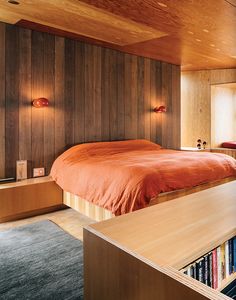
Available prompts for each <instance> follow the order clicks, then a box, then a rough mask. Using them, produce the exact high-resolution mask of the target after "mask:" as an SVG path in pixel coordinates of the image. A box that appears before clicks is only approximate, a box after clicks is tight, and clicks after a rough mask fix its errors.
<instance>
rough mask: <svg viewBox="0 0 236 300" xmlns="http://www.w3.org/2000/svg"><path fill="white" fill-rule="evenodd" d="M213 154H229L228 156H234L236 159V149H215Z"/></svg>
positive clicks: (212, 150)
mask: <svg viewBox="0 0 236 300" xmlns="http://www.w3.org/2000/svg"><path fill="white" fill-rule="evenodd" d="M211 152H214V153H223V154H227V155H229V156H232V157H233V158H235V159H236V149H230V148H213V149H211Z"/></svg>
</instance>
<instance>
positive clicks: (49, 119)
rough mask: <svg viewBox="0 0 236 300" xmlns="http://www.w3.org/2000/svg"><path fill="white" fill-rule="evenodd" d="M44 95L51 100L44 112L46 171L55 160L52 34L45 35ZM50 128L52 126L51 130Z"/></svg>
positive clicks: (53, 38)
mask: <svg viewBox="0 0 236 300" xmlns="http://www.w3.org/2000/svg"><path fill="white" fill-rule="evenodd" d="M43 63H44V86H43V88H44V97H45V98H47V99H48V100H49V107H47V108H45V109H43V112H44V167H45V169H46V173H47V174H48V173H49V172H50V168H51V166H52V163H53V161H54V160H55V152H54V149H55V145H54V141H55V137H54V135H55V130H54V128H55V114H54V111H55V109H54V103H55V100H54V99H55V94H54V91H55V86H54V83H55V37H54V36H53V35H50V34H45V36H44V60H43ZM49 128H52V129H51V130H49Z"/></svg>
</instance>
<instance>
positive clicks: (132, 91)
mask: <svg viewBox="0 0 236 300" xmlns="http://www.w3.org/2000/svg"><path fill="white" fill-rule="evenodd" d="M137 59H138V58H137V56H132V55H129V54H125V87H124V89H125V95H124V99H125V138H126V139H136V138H137V137H138V105H137V104H138V101H137V75H138V74H137Z"/></svg>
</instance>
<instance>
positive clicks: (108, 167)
mask: <svg viewBox="0 0 236 300" xmlns="http://www.w3.org/2000/svg"><path fill="white" fill-rule="evenodd" d="M51 176H52V177H53V179H54V180H55V181H56V182H57V184H58V185H60V186H61V187H62V189H63V190H65V191H67V192H70V193H73V194H76V195H78V196H80V197H81V198H83V199H86V200H88V201H91V202H93V203H94V204H97V205H99V206H101V207H104V208H106V209H108V210H110V211H112V212H113V213H114V214H115V215H120V214H124V213H127V212H131V211H134V210H136V209H140V208H143V207H145V206H147V205H148V203H149V202H150V200H151V198H153V197H156V196H157V195H158V194H159V193H162V192H168V191H173V190H177V189H182V188H188V187H193V186H196V185H198V184H201V183H206V182H210V181H214V180H217V179H222V178H225V177H229V176H236V160H235V159H233V158H232V157H230V156H227V155H224V154H219V153H209V152H188V151H175V150H167V149H162V148H161V147H160V146H159V145H157V144H154V143H151V142H149V141H146V140H130V141H118V142H98V143H88V144H81V145H77V146H74V147H72V148H71V149H69V150H67V151H66V152H64V153H63V154H62V155H61V156H59V157H58V158H57V159H56V161H55V162H54V164H53V167H52V170H51Z"/></svg>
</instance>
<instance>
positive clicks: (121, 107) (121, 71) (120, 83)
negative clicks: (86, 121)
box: [116, 52, 125, 140]
mask: <svg viewBox="0 0 236 300" xmlns="http://www.w3.org/2000/svg"><path fill="white" fill-rule="evenodd" d="M116 55H117V91H116V93H117V118H118V124H117V139H118V140H121V139H124V137H125V96H124V95H125V94H124V93H125V59H124V54H123V53H121V52H117V54H116Z"/></svg>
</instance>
